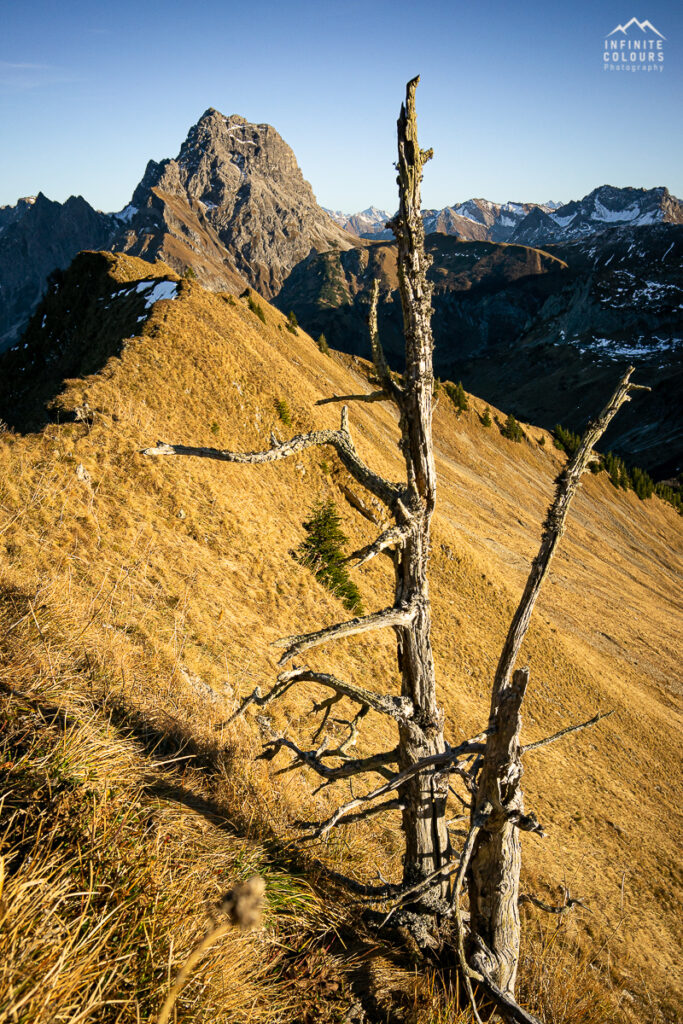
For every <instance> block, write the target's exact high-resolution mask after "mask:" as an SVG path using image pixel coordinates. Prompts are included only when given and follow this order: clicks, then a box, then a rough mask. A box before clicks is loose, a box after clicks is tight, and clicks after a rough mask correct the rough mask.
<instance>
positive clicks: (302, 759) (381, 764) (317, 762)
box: [258, 736, 398, 792]
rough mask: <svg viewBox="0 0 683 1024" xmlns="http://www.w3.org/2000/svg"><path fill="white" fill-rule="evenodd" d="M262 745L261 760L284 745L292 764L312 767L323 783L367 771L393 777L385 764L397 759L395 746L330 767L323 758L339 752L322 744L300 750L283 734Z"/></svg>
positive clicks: (272, 754)
mask: <svg viewBox="0 0 683 1024" xmlns="http://www.w3.org/2000/svg"><path fill="white" fill-rule="evenodd" d="M264 746H265V749H264V751H263V753H262V754H259V755H258V756H259V758H261V759H262V760H265V761H271V760H272V759H273V758H274V757H275V756H276V754H277V753H278V751H280V750H281V749H282V748H283V747H286V748H287V749H288V750H291V751H292V753H293V754H295V755H296V759H297V760H296V761H295V762H294V763H293V764H303V765H306V767H308V768H312V769H313V771H314V772H316V773H317V774H318V775H320V776H321V777H322V778H324V779H325V780H326V783H325V785H327V784H329V783H332V782H338V781H339V779H350V778H352V777H353V776H355V775H364V774H367V773H369V772H377V773H378V774H380V775H384V776H385V777H388V778H389V779H391V778H393V773H391V774H390V775H387V772H386V766H387V765H389V764H396V763H397V761H398V751H397V749H396V748H395V749H394V750H387V751H386V752H384V753H381V754H372V755H371V756H370V757H358V758H349V759H348V760H345V761H344V763H343V764H341V765H338V766H337V767H331V766H329V765H326V764H323V758H324V757H332V756H334V757H338V756H339V754H337V753H335V752H333V751H329V750H326V749H325V747H324V745H323V746H322V748H321V747H318V749H317V750H301V749H300V748H299V747H298V746H297V745H296V744H295V743H293V742H292V740H288V739H287V738H286V737H285V736H278V737H277V738H275V739H272V740H268V741H267V743H266V744H265V745H264ZM316 792H317V790H316Z"/></svg>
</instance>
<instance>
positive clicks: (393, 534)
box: [346, 526, 410, 568]
mask: <svg viewBox="0 0 683 1024" xmlns="http://www.w3.org/2000/svg"><path fill="white" fill-rule="evenodd" d="M409 533H410V527H409V526H391V527H389V529H388V530H385V531H384V533H381V534H380V535H379V537H378V538H377V540H375V541H373V542H372V544H367V545H366V546H365V547H364V548H359V549H358V551H353V552H352V553H351V554H350V555H349V557H348V558H347V559H346V560H347V562H351V561H356V563H357V564H356V567H357V568H358V567H359V566H361V565H365V563H366V562H369V561H370V559H371V558H374V557H375V555H379V554H380V553H381V552H382V551H385V550H386V549H387V548H391V547H395V546H400V545H402V544H403V543H404V542H405V540H406V538H407V537H408V535H409Z"/></svg>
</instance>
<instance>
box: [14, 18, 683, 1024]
mask: <svg viewBox="0 0 683 1024" xmlns="http://www.w3.org/2000/svg"><path fill="white" fill-rule="evenodd" d="M654 17H655V20H657V18H656V16H654ZM633 20H634V21H635V19H633ZM636 24H637V25H638V26H639V27H640V30H641V31H645V29H643V27H642V26H641V25H640V23H636ZM643 24H644V25H645V26H649V27H650V28H651V26H650V22H645V23H643ZM630 26H631V23H629V24H628V26H626V27H624V26H621V30H622V31H623V32H624V33H626V29H627V28H630ZM615 31H616V30H615ZM406 77H407V76H406ZM403 80H405V78H404V79H403ZM419 81H420V79H419V77H416V78H412V79H411V80H410V81H409V82H408V84H407V86H406V91H405V98H404V100H403V103H402V104H401V105H400V111H399V117H398V122H397V133H396V163H395V168H396V175H397V178H396V180H397V185H398V200H397V211H396V213H395V214H389V213H386V214H385V213H384V211H383V210H381V209H378V208H376V207H369V208H368V209H367V210H365V211H363V213H359V214H353V215H351V214H344V213H341V212H336V211H330V210H327V209H325V208H323V207H322V206H320V205H318V202H317V200H316V198H315V195H314V193H313V190H312V188H311V186H310V185H309V184H308V182H307V181H306V180H305V179H304V177H303V174H302V172H301V170H300V169H299V165H298V163H297V160H296V158H295V156H294V153H293V152H292V150H291V149H290V148H289V146H288V145H287V144H286V143H285V142H284V140H283V139H282V138H281V136H280V135H279V134H278V132H277V131H276V130H275V129H274V128H273V127H271V126H270V125H267V124H255V123H254V124H252V123H251V122H249V121H248V120H247V119H246V118H244V117H241V116H238V115H235V114H233V115H230V116H227V117H226V116H224V115H223V114H221V113H220V112H219V111H218V110H216V109H215V108H213V107H210V108H208V110H207V111H206V112H205V114H204V115H202V117H201V118H200V119H199V121H198V122H197V123H196V124H195V125H193V126H192V127H191V128H190V130H189V133H188V135H187V138H186V140H185V142H184V143H183V144H182V146H181V149H180V152H179V154H178V156H177V157H176V158H175V159H170V158H169V159H164V160H161V161H160V162H159V161H155V160H150V161H149V163H148V164H147V168H146V170H145V172H144V175H143V177H142V179H141V180H140V183H139V184H138V185H137V186H136V188H135V189H134V191H133V194H132V198H131V201H130V203H129V204H128V205H127V206H126V207H124V209H123V210H121V211H120V212H118V213H102V212H101V211H98V210H95V209H94V208H92V207H91V206H90V205H89V203H87V202H86V201H85V200H84V199H82V198H81V197H77V198H76V199H74V198H73V197H72V198H71V199H69V200H67V201H66V202H65V203H58V202H53V201H52V200H49V199H47V198H46V197H45V196H44V195H42V193H41V194H39V195H37V196H35V197H34V196H30V197H26V198H24V199H22V200H19V201H18V202H17V203H16V205H15V206H12V207H9V206H4V207H0V297H1V298H2V308H1V309H0V417H2V418H1V419H0V807H1V812H0V814H1V817H0V824H1V830H0V1024H5V1022H7V1024H57V1022H60V1024H81V1022H93V1024H140V1022H143V1021H147V1022H150V1024H171V1022H173V1024H181V1022H185V1024H190V1022H192V1024H194V1022H197V1024H199V1022H205V1024H209V1022H211V1024H483V1022H485V1021H490V1022H495V1021H504V1022H515V1024H518V1022H519V1024H675V1022H676V1021H678V1020H679V1019H680V1013H681V1007H682V1005H683V985H682V983H681V978H682V975H681V971H680V949H681V940H682V935H681V920H680V905H681V899H682V898H683V871H682V870H681V860H680V846H681V824H682V821H681V810H680V795H679V794H680V788H681V757H680V750H681V729H680V724H681V723H680V694H681V682H682V680H681V671H680V641H681V628H680V627H681V622H682V621H683V618H682V616H681V611H682V605H683V601H682V600H681V586H680V581H681V571H682V569H683V544H682V543H681V508H682V495H683V477H682V476H681V447H682V446H681V438H682V437H683V425H682V423H681V419H680V404H679V402H680V382H681V376H682V371H681V346H680V330H681V314H680V310H681V309H683V306H682V305H681V296H682V295H683V205H682V204H681V202H680V201H679V200H678V199H676V198H675V196H673V195H671V193H670V192H669V191H668V189H665V188H652V189H646V188H642V189H636V188H617V187H612V186H602V187H600V188H596V189H595V190H594V192H591V193H589V194H588V195H587V196H585V197H584V198H583V199H582V200H576V201H572V202H570V203H565V204H561V203H559V202H548V203H545V204H540V203H526V202H525V203H508V204H499V203H498V204H497V203H493V202H489V201H488V200H480V199H477V200H469V201H467V202H461V203H459V204H455V205H453V206H452V207H444V208H443V209H441V210H437V209H430V208H427V209H423V202H422V192H423V189H424V188H426V185H427V182H428V180H429V174H430V170H431V168H432V167H433V166H435V165H436V164H437V162H438V160H439V152H438V149H437V150H436V151H435V152H433V151H432V149H429V148H421V146H424V145H425V143H427V144H428V143H429V141H430V140H429V139H428V138H427V139H425V138H423V137H422V136H423V135H425V134H426V132H425V129H424V128H423V126H422V121H421V120H420V119H419V118H418V109H417V91H418V83H419ZM397 106H398V104H397ZM200 109H201V108H200ZM424 120H425V122H427V118H425V119H424ZM430 123H431V122H430ZM418 134H419V138H418ZM475 157H476V154H475ZM349 159H351V157H349ZM355 159H360V155H359V154H358V153H356V157H355ZM676 396H678V400H677V399H676Z"/></svg>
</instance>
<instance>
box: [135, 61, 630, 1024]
mask: <svg viewBox="0 0 683 1024" xmlns="http://www.w3.org/2000/svg"><path fill="white" fill-rule="evenodd" d="M417 84H418V79H417V78H416V79H414V80H413V81H411V82H409V83H408V86H407V92H406V102H405V105H403V106H402V107H401V113H400V117H399V120H398V163H397V170H398V186H399V211H398V214H397V215H396V217H395V219H394V221H393V222H392V225H391V226H392V228H393V231H394V233H395V235H396V240H397V247H398V274H399V286H400V294H401V302H402V306H403V318H404V333H405V346H406V359H405V373H404V375H403V377H402V379H401V380H400V382H399V381H398V380H397V379H395V377H394V376H393V375H392V373H391V371H390V369H389V367H388V365H387V363H386V360H385V357H384V353H383V351H382V347H381V344H380V340H379V335H378V329H377V302H378V297H379V285H378V283H377V282H375V284H374V286H373V289H372V296H371V304H370V315H369V332H370V343H371V348H372V358H373V363H374V369H375V374H376V376H377V381H378V390H377V391H375V392H373V393H372V394H371V395H347V396H344V398H331V399H327V400H324V401H344V402H350V401H355V400H361V401H377V400H387V401H391V402H393V403H394V405H395V406H396V408H397V410H398V415H399V425H400V440H399V449H400V451H401V453H402V455H403V458H404V460H405V467H406V477H405V480H404V481H402V482H401V483H396V482H392V481H390V480H386V479H384V478H383V477H381V476H379V475H378V474H377V473H375V472H374V471H373V470H372V469H371V468H370V467H369V466H367V465H366V464H365V463H364V462H363V461H362V460H361V459H360V457H359V456H358V453H357V452H356V449H355V447H354V444H353V440H352V438H351V434H350V431H349V418H348V407H347V406H346V405H344V406H343V408H342V411H341V424H340V426H339V428H338V429H337V430H318V431H314V432H312V433H308V434H300V435H298V436H296V437H293V438H291V439H290V440H289V441H279V440H277V439H276V438H274V437H273V438H272V439H271V447H270V448H269V449H268V450H267V451H262V452H247V453H244V452H230V451H221V450H218V449H214V448H196V447H188V446H185V445H170V444H166V443H164V442H158V444H157V446H156V447H155V448H148V449H145V451H144V454H146V455H187V456H199V457H201V458H209V459H216V460H219V461H224V462H234V463H263V462H274V461H276V460H279V459H283V458H287V457H288V456H290V455H294V454H297V453H298V452H301V451H303V450H304V449H307V448H311V447H315V446H320V445H328V446H330V447H332V448H334V450H335V451H336V453H337V455H338V457H339V459H340V461H341V463H342V465H343V466H344V467H345V468H346V470H347V471H348V472H349V473H350V475H351V476H352V477H353V478H354V479H355V480H356V481H357V482H358V483H359V484H361V485H362V486H363V487H364V488H366V489H367V491H369V492H370V494H371V495H372V496H373V498H374V499H376V500H378V501H379V502H381V503H382V504H383V505H384V506H385V508H386V510H387V513H388V515H389V516H390V517H391V519H392V520H393V523H392V524H391V525H390V526H388V527H387V528H385V529H383V532H382V533H381V534H380V535H379V536H378V537H377V538H376V540H375V541H373V542H372V543H371V544H369V545H367V546H366V547H365V548H363V549H361V550H360V551H357V552H355V554H354V555H353V556H352V558H354V559H355V561H356V562H357V564H358V565H363V564H364V563H366V562H368V561H369V560H370V559H372V558H374V557H375V556H377V555H379V554H380V553H384V554H388V555H389V556H390V558H391V560H392V563H393V566H394V578H395V583H394V599H393V603H392V604H391V605H390V606H388V607H387V608H385V609H383V610H382V611H379V612H374V613H373V614H370V615H366V616H363V617H361V618H354V619H350V620H348V621H345V622H339V623H335V624H334V625H331V626H326V627H324V628H323V629H318V630H316V631H314V632H311V633H306V634H303V635H301V636H290V637H287V638H286V639H284V640H282V641H280V644H281V645H282V646H284V648H285V650H284V653H283V654H282V656H281V658H280V662H279V664H280V667H281V668H282V672H281V673H280V675H279V676H278V677H277V680H276V682H275V684H274V686H273V687H272V688H271V689H270V690H269V691H268V692H267V693H265V694H262V693H261V691H260V688H258V687H257V688H256V689H255V690H254V692H253V693H252V694H250V695H249V696H248V697H247V698H245V700H244V701H243V702H242V705H241V706H240V708H239V709H238V710H237V711H236V712H235V715H234V716H233V718H236V717H237V716H239V715H241V714H243V713H244V711H245V710H246V708H247V707H249V706H250V705H254V704H255V705H257V706H261V707H263V706H264V705H266V704H268V703H270V702H271V701H273V700H276V699H279V698H281V697H283V696H284V695H285V693H286V692H287V691H288V690H289V689H290V688H291V687H293V686H296V685H299V684H301V683H314V684H317V685H319V686H322V687H324V688H325V689H327V690H329V691H331V695H330V697H329V698H327V699H326V700H324V701H322V702H321V703H320V704H317V705H315V710H316V711H317V712H319V713H321V714H322V716H323V717H322V721H321V724H320V727H319V728H318V730H317V732H316V734H315V740H316V741H317V739H318V737H319V736H320V735H321V733H323V732H324V728H325V725H326V722H327V720H328V717H329V715H330V711H331V708H332V707H333V705H334V704H335V703H336V702H338V701H339V700H341V699H342V698H347V699H349V700H350V701H352V702H353V703H354V704H355V705H356V706H357V708H358V712H357V714H356V716H355V717H354V719H353V720H352V721H351V722H350V723H349V736H348V737H347V739H346V740H345V741H344V742H343V743H341V744H339V745H338V746H336V747H331V746H330V742H329V740H328V738H327V737H326V736H324V737H323V739H322V741H321V742H320V743H319V744H318V745H317V746H316V747H314V748H313V749H310V750H304V749H301V748H300V747H298V746H297V745H296V744H295V743H294V742H293V741H292V740H291V739H289V738H288V737H286V736H279V737H277V738H274V739H272V740H270V741H269V742H268V743H267V744H266V751H265V756H268V757H275V756H276V755H277V754H278V753H279V752H280V751H282V750H288V751H290V752H291V753H292V754H293V755H294V758H293V760H292V761H291V763H290V765H289V766H288V768H291V767H297V766H305V767H308V768H309V769H311V770H312V771H314V772H315V773H316V774H317V775H318V776H319V777H320V778H321V779H322V780H323V781H322V785H323V786H327V785H330V784H332V783H335V782H337V781H339V780H341V779H351V778H354V777H357V776H368V775H370V774H375V775H377V776H379V777H380V778H381V779H382V781H381V784H380V785H378V786H375V788H373V789H370V790H369V791H368V792H365V793H364V794H363V795H361V796H355V797H353V799H351V800H349V801H348V802H347V803H345V804H342V805H341V806H340V807H338V808H337V810H336V811H335V812H334V814H332V815H331V816H330V817H329V818H328V819H327V820H326V821H323V822H317V823H314V824H311V825H310V828H309V831H308V834H309V836H310V837H320V836H323V835H325V834H326V833H328V832H329V831H330V830H331V829H332V828H335V827H337V826H339V825H344V824H350V823H353V822H357V821H359V820H361V819H365V818H368V817H370V816H373V815H375V814H379V813H382V812H384V811H387V810H396V809H400V810H401V812H402V823H403V832H404V836H405V855H404V866H403V880H402V884H400V885H389V884H386V885H383V886H358V885H357V886H356V888H358V889H361V890H363V891H364V892H365V893H366V894H368V895H370V896H372V897H373V898H374V899H375V900H376V901H378V900H380V899H384V900H385V901H388V900H392V901H393V906H392V907H391V908H390V909H389V913H388V914H387V915H386V918H385V920H386V919H388V918H389V917H392V916H394V915H395V916H396V917H399V918H400V919H402V922H403V924H404V925H406V926H407V927H408V928H409V929H410V931H411V933H412V934H413V936H414V938H415V939H416V941H417V942H418V944H419V945H420V946H421V947H422V948H423V949H427V948H429V947H433V946H434V945H436V944H438V941H437V939H436V938H435V935H436V934H437V933H438V932H439V931H440V933H441V936H442V937H443V934H447V932H448V928H449V927H450V925H451V922H452V923H453V924H454V926H455V948H456V952H457V959H458V962H459V965H460V968H461V970H462V973H463V975H464V977H465V981H466V985H467V988H468V992H469V995H470V998H471V1002H472V1006H473V1010H474V1013H475V1017H476V1019H477V1020H478V1019H479V1017H478V1013H477V1008H476V1005H475V1001H474V995H473V990H472V984H471V983H472V981H474V982H476V983H477V984H478V985H479V987H481V988H483V989H484V990H485V991H486V992H487V993H488V994H489V996H491V997H492V998H493V1000H494V1001H495V1002H496V1003H497V1005H498V1007H499V1009H500V1010H501V1012H502V1013H503V1015H504V1016H505V1017H506V1018H508V1019H510V1020H514V1021H526V1022H529V1021H533V1020H534V1018H533V1017H531V1016H530V1015H529V1014H527V1013H526V1011H524V1010H522V1009H521V1008H520V1007H519V1006H518V1005H517V1003H516V1002H515V1000H514V983H515V976H516V971H517V963H518V953H519V930H520V923H519V913H518V903H519V898H520V897H519V873H520V866H521V849H520V841H519V833H520V831H532V832H537V833H539V834H542V830H541V827H540V825H539V824H538V821H537V820H536V818H535V817H534V816H533V815H531V814H525V813H524V806H523V796H522V790H521V786H520V778H521V774H522V766H521V756H522V754H523V753H524V748H523V747H521V745H520V738H519V737H520V728H521V716H520V708H521V704H522V700H523V698H524V693H525V690H526V687H527V684H528V670H527V669H522V670H521V671H515V670H514V668H515V662H516V658H517V655H518V653H519V649H520V646H521V643H522V640H523V638H524V635H525V633H526V630H527V628H528V624H529V619H530V616H531V612H532V610H533V607H534V604H535V602H536V599H537V597H538V593H539V589H540V586H541V583H542V581H543V578H544V576H545V575H546V573H547V571H548V565H549V563H550V559H551V558H552V555H553V553H554V551H555V548H556V546H557V543H558V541H559V539H560V536H561V534H562V532H563V530H564V524H565V519H566V515H567V510H568V507H569V503H570V501H571V499H572V497H573V495H574V493H575V492H576V489H577V487H578V484H579V479H580V477H581V474H582V472H583V471H584V469H585V468H586V466H587V464H588V461H589V458H590V455H591V452H592V450H593V447H594V445H595V444H596V442H597V440H598V439H599V438H600V437H601V436H602V433H603V432H604V430H605V429H606V427H607V425H608V424H609V422H610V420H611V419H612V417H613V416H614V415H615V414H616V412H617V411H618V409H619V407H620V406H621V405H622V404H623V402H625V401H627V400H628V398H629V392H630V391H631V390H632V389H633V388H634V387H635V385H632V384H630V383H629V381H630V376H631V373H632V368H630V369H629V371H628V372H627V373H626V375H625V376H624V378H623V379H622V381H621V382H620V384H619V387H618V388H617V391H616V392H615V394H614V396H613V397H612V399H611V401H610V402H609V404H608V405H607V407H606V409H605V410H604V412H603V413H602V414H601V416H600V417H599V419H598V420H597V421H596V422H595V424H592V425H591V426H590V427H589V428H588V430H587V432H586V435H585V437H584V438H583V441H582V443H581V446H580V448H579V450H578V451H577V453H576V455H575V456H574V458H573V459H572V460H571V462H570V463H569V465H568V466H567V468H566V469H565V471H564V473H563V474H562V475H561V477H560V478H559V481H558V485H557V492H556V495H555V499H554V501H553V503H552V505H551V507H550V510H549V512H548V515H547V518H546V522H545V526H544V532H543V538H542V543H541V548H540V551H539V554H538V556H537V557H536V559H535V560H534V562H533V565H532V569H531V574H530V576H529V580H528V583H527V586H526V588H525V590H524V594H523V597H522V600H521V602H520V605H519V608H518V610H517V612H516V614H515V616H514V618H513V621H512V624H511V627H510V631H509V634H508V638H507V640H506V643H505V646H504V648H503V653H502V655H501V659H500V662H499V665H498V669H497V671H496V675H495V679H494V682H493V688H492V699H491V710H490V716H489V721H488V725H487V727H486V729H485V730H484V731H483V732H482V733H481V734H480V735H479V736H475V737H474V738H473V739H471V740H468V741H466V742H464V743H461V744H459V745H458V746H456V747H451V746H450V745H449V744H448V743H447V742H446V741H445V738H444V729H443V722H444V716H443V711H442V709H441V708H440V707H439V706H438V704H437V699H436V679H435V671H434V660H433V656H432V648H431V637H430V633H431V623H430V602H429V586H428V580H427V567H428V560H429V545H430V523H431V518H432V514H433V512H434V506H435V498H436V473H435V467H434V455H433V444H432V391H433V375H432V349H433V342H432V334H431V313H432V308H431V284H430V283H429V281H428V280H427V270H428V267H429V258H428V257H427V255H426V253H425V250H424V229H423V225H422V218H421V216H420V184H421V180H422V169H423V166H424V164H425V163H426V162H427V160H429V159H430V157H431V155H432V151H431V150H428V151H424V150H421V149H420V147H419V144H418V139H417V121H416V114H415V90H416V88H417ZM388 628H390V629H393V630H394V633H395V636H396V649H397V659H398V668H399V672H400V676H401V688H400V693H395V692H391V691H389V692H385V693H378V692H376V691H374V690H370V689H368V688H367V687H365V686H363V685H361V684H360V683H357V682H354V681H346V680H341V679H338V678H337V677H336V676H333V675H331V674H329V673H326V672H321V671H317V670H314V669H312V668H310V667H309V666H306V665H304V664H294V662H295V660H298V659H301V658H302V656H303V655H304V654H305V653H306V652H307V651H309V650H311V649H312V648H313V647H315V646H317V645H319V644H322V643H326V642H328V641H330V640H335V639H341V638H343V637H350V636H354V635H356V634H359V633H364V632H367V631H370V630H376V629H388ZM369 711H374V712H376V713H378V714H381V715H384V716H385V717H386V718H388V719H390V720H391V721H392V722H393V723H395V725H396V728H397V732H398V736H397V744H396V746H394V747H393V748H392V749H390V750H387V751H384V752H381V753H377V754H374V755H371V756H368V757H362V758H352V757H350V756H349V754H348V750H349V748H350V747H351V745H352V743H353V741H355V738H356V736H357V733H358V729H359V726H360V722H361V721H362V719H363V717H364V716H365V715H366V714H367V713H368V712H369ZM601 717H604V716H600V715H597V716H595V717H594V718H592V719H590V720H589V721H588V722H583V723H581V724H580V725H576V726H569V727H567V728H565V729H563V730H561V731H560V732H559V733H557V734H556V735H555V736H551V737H548V738H547V739H546V740H543V741H540V742H539V743H536V744H533V745H532V746H530V747H528V748H527V750H531V749H532V748H536V747H539V746H542V745H543V744H545V743H550V742H552V741H554V740H557V739H559V738H560V737H562V736H565V735H566V734H567V733H570V732H572V731H576V730H578V729H583V728H586V727H588V726H590V725H594V724H596V722H597V721H599V720H600V718H601ZM454 779H459V780H461V781H462V782H463V783H464V785H465V788H466V793H467V797H466V798H462V797H460V800H461V802H464V803H465V804H466V805H467V807H469V808H470V813H471V821H470V829H469V832H468V835H467V838H466V841H465V844H464V846H463V849H462V850H461V851H460V853H459V854H457V855H456V854H453V853H452V851H451V849H450V843H449V835H448V830H447V827H446V803H447V798H448V795H449V790H450V789H451V786H450V782H451V781H452V780H454ZM465 889H466V891H467V894H468V898H469V923H468V926H467V928H465V922H464V917H463V913H462V911H461V908H460V899H461V896H462V894H463V891H464V890H465ZM536 902H537V904H538V901H536ZM574 902H576V901H574ZM444 925H445V926H446V927H445V928H443V927H441V928H439V927H438V926H444Z"/></svg>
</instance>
